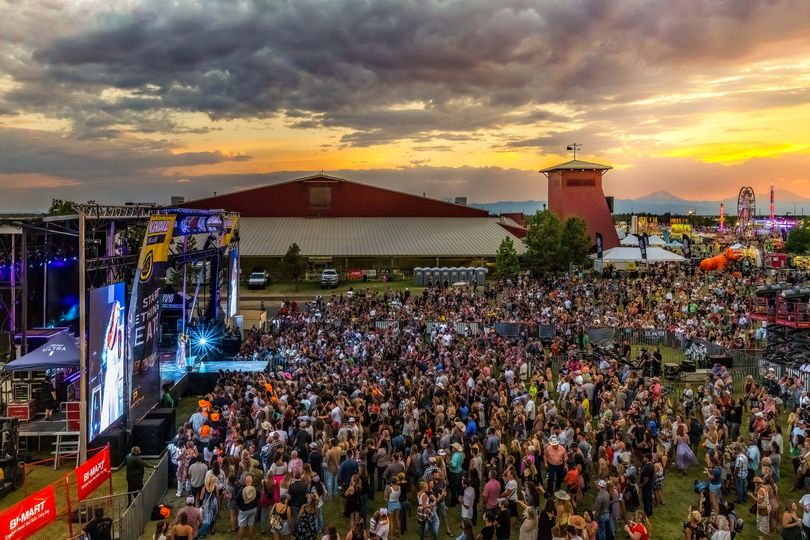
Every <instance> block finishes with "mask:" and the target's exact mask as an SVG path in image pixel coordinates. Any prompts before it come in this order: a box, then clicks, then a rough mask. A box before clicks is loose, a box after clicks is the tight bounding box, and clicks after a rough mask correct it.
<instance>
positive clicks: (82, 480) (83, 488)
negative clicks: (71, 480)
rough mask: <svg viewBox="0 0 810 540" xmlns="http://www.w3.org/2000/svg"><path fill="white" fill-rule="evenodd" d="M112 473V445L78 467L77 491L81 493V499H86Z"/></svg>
mask: <svg viewBox="0 0 810 540" xmlns="http://www.w3.org/2000/svg"><path fill="white" fill-rule="evenodd" d="M110 474H111V469H110V447H109V446H105V447H104V449H103V450H101V451H100V452H96V455H95V456H93V457H91V458H90V459H88V460H87V461H85V462H84V463H82V464H81V465H79V468H78V469H76V491H77V492H78V493H79V500H80V501H83V500H84V499H86V498H87V496H88V495H90V494H91V493H93V490H95V489H96V488H97V487H99V486H100V485H101V484H103V483H104V482H105V481H106V480H107V479H108V478H109V477H110Z"/></svg>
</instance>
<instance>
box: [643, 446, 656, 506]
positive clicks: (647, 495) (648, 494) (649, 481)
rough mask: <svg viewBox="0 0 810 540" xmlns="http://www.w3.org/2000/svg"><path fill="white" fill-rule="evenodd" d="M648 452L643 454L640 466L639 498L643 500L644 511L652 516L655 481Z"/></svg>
mask: <svg viewBox="0 0 810 540" xmlns="http://www.w3.org/2000/svg"><path fill="white" fill-rule="evenodd" d="M651 460H652V457H651V456H650V454H644V466H643V467H641V474H640V476H639V479H640V481H641V499H642V501H643V502H644V513H645V514H647V516H648V517H649V516H652V513H653V485H654V483H655V469H654V468H653V465H652V461H651Z"/></svg>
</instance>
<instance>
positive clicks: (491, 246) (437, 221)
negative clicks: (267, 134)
mask: <svg viewBox="0 0 810 540" xmlns="http://www.w3.org/2000/svg"><path fill="white" fill-rule="evenodd" d="M183 206H185V207H187V208H206V209H207V208H222V209H225V210H229V211H234V212H239V214H240V216H241V217H240V220H239V231H240V253H241V256H242V257H243V259H248V262H247V264H243V265H242V267H243V268H244V269H245V270H250V269H251V267H252V266H259V267H265V268H267V269H268V270H271V271H272V270H273V269H274V267H275V262H276V261H277V260H278V259H279V258H280V257H282V256H283V255H284V253H286V251H287V248H288V247H289V246H290V244H292V243H293V242H295V243H296V244H298V246H299V247H300V248H301V254H302V255H305V256H307V257H308V258H309V260H310V262H311V267H312V268H313V270H315V269H317V267H319V266H334V267H336V268H337V269H338V270H348V269H350V268H352V269H354V268H363V269H384V268H391V269H405V270H410V269H411V268H413V267H414V266H420V265H424V266H434V265H435V266H439V265H443V266H451V265H454V266H470V265H475V266H477V265H480V264H482V260H483V261H486V260H493V259H494V258H495V254H496V253H497V250H498V246H499V245H500V243H501V242H502V241H503V239H504V238H512V240H513V242H514V244H515V247H516V249H517V250H518V252H519V253H522V252H523V251H525V249H524V247H523V242H521V241H520V240H519V238H520V237H521V236H522V235H523V234H524V233H525V228H523V227H522V226H521V225H519V224H518V223H516V222H515V221H514V220H512V219H509V218H507V217H497V216H491V215H489V213H488V212H487V211H485V210H481V209H478V208H472V207H469V206H466V205H460V204H454V203H451V202H446V201H441V200H438V199H432V198H429V197H425V196H419V195H413V194H409V193H402V192H399V191H394V190H390V189H385V188H381V187H376V186H371V185H367V184H361V183H358V182H352V181H349V180H345V179H342V178H336V177H333V176H328V175H325V174H316V175H313V176H307V177H305V178H299V179H297V180H291V181H288V182H282V183H279V184H272V185H267V186H261V187H257V188H253V189H248V190H245V191H239V192H236V193H228V194H224V195H218V196H214V197H209V198H205V199H200V200H196V201H190V202H187V203H185V204H184V205H183Z"/></svg>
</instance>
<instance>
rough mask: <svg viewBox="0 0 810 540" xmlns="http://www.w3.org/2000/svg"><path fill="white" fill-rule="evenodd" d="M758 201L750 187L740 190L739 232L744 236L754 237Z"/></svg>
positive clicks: (738, 208) (738, 199)
mask: <svg viewBox="0 0 810 540" xmlns="http://www.w3.org/2000/svg"><path fill="white" fill-rule="evenodd" d="M756 204H757V199H756V196H755V195H754V190H753V189H752V188H751V187H750V186H745V187H743V188H742V189H740V194H739V195H738V196H737V232H738V233H740V234H742V235H743V236H753V235H754V213H755V212H756Z"/></svg>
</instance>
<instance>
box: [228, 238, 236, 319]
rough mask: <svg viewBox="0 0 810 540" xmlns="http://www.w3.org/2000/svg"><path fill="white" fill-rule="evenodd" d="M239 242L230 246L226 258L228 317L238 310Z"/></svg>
mask: <svg viewBox="0 0 810 540" xmlns="http://www.w3.org/2000/svg"><path fill="white" fill-rule="evenodd" d="M238 245H239V244H234V245H233V246H231V252H230V255H229V258H228V313H227V316H228V318H229V319H230V318H231V317H233V316H234V315H236V313H237V312H238V311H239V247H238Z"/></svg>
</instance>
